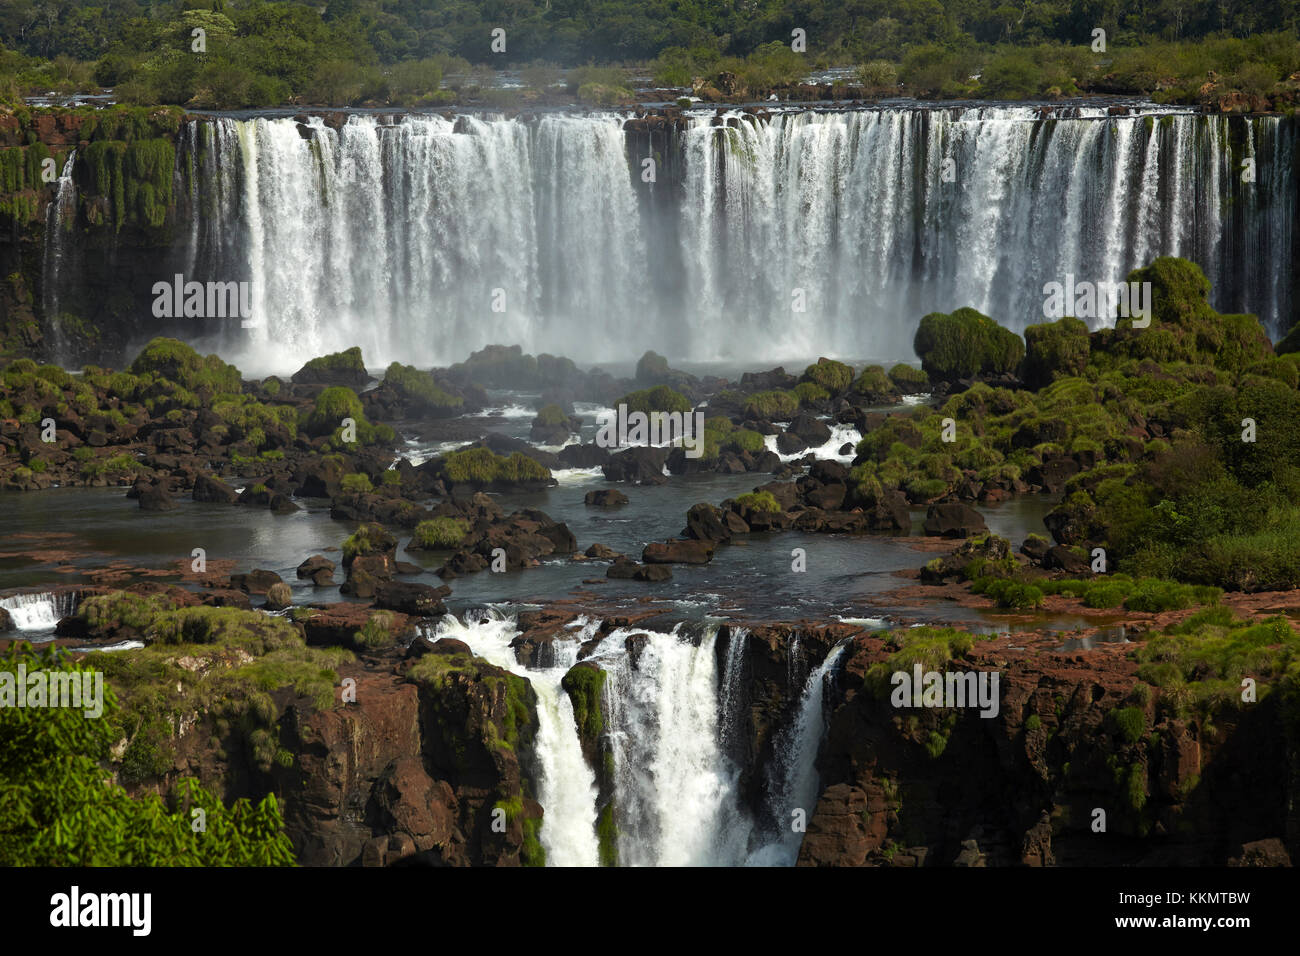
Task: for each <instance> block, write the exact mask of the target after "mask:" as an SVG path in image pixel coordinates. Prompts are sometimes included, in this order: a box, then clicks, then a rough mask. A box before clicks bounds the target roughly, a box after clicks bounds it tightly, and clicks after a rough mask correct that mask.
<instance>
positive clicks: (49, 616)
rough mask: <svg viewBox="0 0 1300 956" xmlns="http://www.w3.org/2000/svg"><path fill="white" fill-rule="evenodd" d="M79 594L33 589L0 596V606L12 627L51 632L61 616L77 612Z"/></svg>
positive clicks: (24, 630)
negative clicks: (7, 614)
mask: <svg viewBox="0 0 1300 956" xmlns="http://www.w3.org/2000/svg"><path fill="white" fill-rule="evenodd" d="M80 601H81V598H80V595H78V594H77V592H76V591H34V592H30V593H27V594H11V595H10V596H9V597H6V598H0V608H3V609H4V610H6V611H8V612H9V617H10V619H11V620H12V621H13V624H14V627H15V628H16V629H17V630H19V631H23V632H36V633H40V632H51V631H53V630H54V627H55V625H57V624H58V623H59V620H60V619H61V618H65V617H69V616H70V615H73V614H75V613H77V605H78V604H79V603H80Z"/></svg>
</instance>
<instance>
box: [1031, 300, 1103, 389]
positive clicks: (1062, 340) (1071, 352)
mask: <svg viewBox="0 0 1300 956" xmlns="http://www.w3.org/2000/svg"><path fill="white" fill-rule="evenodd" d="M1088 355H1089V344H1088V325H1087V323H1086V322H1083V321H1082V320H1080V319H1075V318H1071V317H1069V316H1066V317H1065V318H1063V319H1059V320H1057V321H1056V322H1044V323H1042V324H1041V325H1031V326H1029V327H1028V328H1026V329H1025V361H1024V367H1023V372H1022V374H1021V378H1023V379H1024V380H1025V384H1027V385H1029V386H1030V387H1031V388H1041V387H1043V386H1044V385H1048V384H1051V382H1052V380H1053V379H1055V378H1058V377H1061V376H1070V375H1082V374H1083V370H1084V369H1085V368H1087V367H1088Z"/></svg>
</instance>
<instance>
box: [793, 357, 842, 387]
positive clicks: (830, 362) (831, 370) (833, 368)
mask: <svg viewBox="0 0 1300 956" xmlns="http://www.w3.org/2000/svg"><path fill="white" fill-rule="evenodd" d="M801 381H804V382H814V383H815V384H817V385H820V386H821V387H822V388H824V389H826V391H828V392H830V393H831V395H842V394H843V393H844V392H845V391H847V390H848V387H849V385H850V384H852V382H853V369H852V368H851V367H850V366H848V365H845V364H844V363H843V362H837V361H835V360H834V359H828V358H819V359H818V360H817V361H816V362H814V363H813V364H812V365H809V366H808V367H807V368H805V369H804V370H803V378H802V379H801Z"/></svg>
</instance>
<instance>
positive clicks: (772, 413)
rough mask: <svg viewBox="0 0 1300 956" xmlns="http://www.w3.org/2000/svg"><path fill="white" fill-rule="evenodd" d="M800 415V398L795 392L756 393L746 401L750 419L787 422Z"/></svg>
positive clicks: (746, 410) (746, 411)
mask: <svg viewBox="0 0 1300 956" xmlns="http://www.w3.org/2000/svg"><path fill="white" fill-rule="evenodd" d="M823 387H824V386H823ZM798 413H799V397H798V396H797V395H796V394H795V393H794V392H777V391H772V392H755V393H754V394H753V395H750V396H749V397H748V398H747V399H745V414H746V415H747V416H749V417H750V418H764V419H768V420H770V421H776V422H785V421H790V420H791V419H792V418H794V416H795V415H797V414H798Z"/></svg>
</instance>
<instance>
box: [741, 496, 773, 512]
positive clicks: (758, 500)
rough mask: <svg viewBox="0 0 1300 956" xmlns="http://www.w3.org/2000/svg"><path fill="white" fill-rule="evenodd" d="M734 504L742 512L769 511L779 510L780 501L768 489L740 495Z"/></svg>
mask: <svg viewBox="0 0 1300 956" xmlns="http://www.w3.org/2000/svg"><path fill="white" fill-rule="evenodd" d="M736 505H737V507H739V508H740V510H741V511H742V512H744V511H771V512H776V511H780V510H781V505H780V503H778V502H777V500H776V498H774V497H773V496H772V493H771V492H770V491H755V492H750V493H749V494H747V495H741V496H740V497H739V498H737V499H736Z"/></svg>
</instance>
